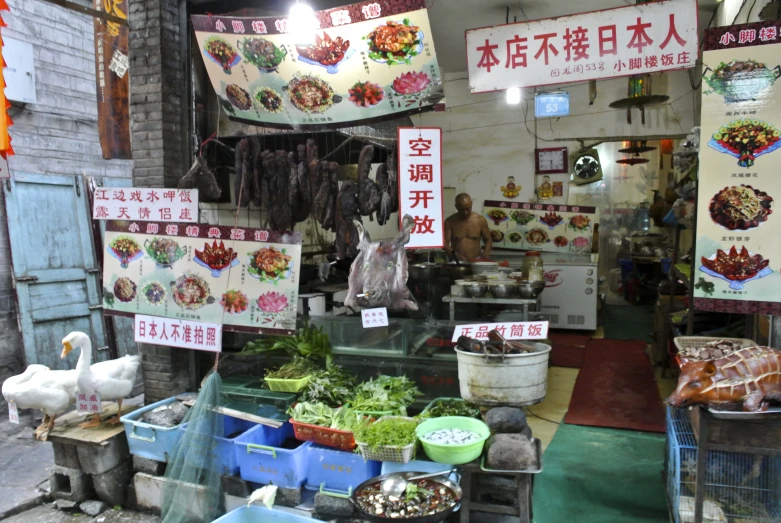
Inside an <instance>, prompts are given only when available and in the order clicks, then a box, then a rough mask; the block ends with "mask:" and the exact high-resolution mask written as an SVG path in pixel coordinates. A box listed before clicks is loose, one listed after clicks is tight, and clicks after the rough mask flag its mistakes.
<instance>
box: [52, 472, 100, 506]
mask: <svg viewBox="0 0 781 523" xmlns="http://www.w3.org/2000/svg"><path fill="white" fill-rule="evenodd" d="M49 485H50V487H51V495H52V497H53V498H54V499H64V500H67V501H75V502H79V501H85V500H87V499H89V498H91V497H92V495H93V494H94V492H95V491H94V490H93V487H92V477H91V476H90V475H89V474H87V473H86V472H84V471H83V470H81V469H75V468H70V467H61V466H59V465H55V466H54V467H52V475H51V477H50V478H49Z"/></svg>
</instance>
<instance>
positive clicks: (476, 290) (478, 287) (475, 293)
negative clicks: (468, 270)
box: [463, 283, 488, 298]
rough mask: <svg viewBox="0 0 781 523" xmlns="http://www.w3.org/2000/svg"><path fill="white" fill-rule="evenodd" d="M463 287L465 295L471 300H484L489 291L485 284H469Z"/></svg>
mask: <svg viewBox="0 0 781 523" xmlns="http://www.w3.org/2000/svg"><path fill="white" fill-rule="evenodd" d="M463 287H464V294H466V295H467V296H468V297H470V298H482V297H483V295H485V292H486V291H487V290H488V285H487V284H485V283H467V284H466V285H463Z"/></svg>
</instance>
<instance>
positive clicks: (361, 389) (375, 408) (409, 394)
mask: <svg viewBox="0 0 781 523" xmlns="http://www.w3.org/2000/svg"><path fill="white" fill-rule="evenodd" d="M416 396H422V393H421V392H420V391H419V390H418V388H417V387H416V386H415V384H414V383H413V382H412V381H410V380H409V379H407V377H406V376H398V377H396V376H380V377H378V378H377V379H376V380H369V381H367V382H364V383H361V384H360V385H358V387H357V388H356V389H355V395H354V396H353V398H352V400H351V401H350V405H351V406H352V408H354V409H355V410H358V411H364V412H366V411H370V412H385V411H391V410H392V411H396V412H400V411H401V412H403V411H404V410H403V409H406V407H408V406H409V405H411V404H412V403H413V402H414V401H415V397H416Z"/></svg>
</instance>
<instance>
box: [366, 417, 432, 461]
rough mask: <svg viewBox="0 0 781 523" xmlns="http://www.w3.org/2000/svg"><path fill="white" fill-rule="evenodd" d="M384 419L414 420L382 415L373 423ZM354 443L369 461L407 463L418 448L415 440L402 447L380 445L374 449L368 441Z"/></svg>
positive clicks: (413, 456)
mask: <svg viewBox="0 0 781 523" xmlns="http://www.w3.org/2000/svg"><path fill="white" fill-rule="evenodd" d="M386 419H404V420H409V421H414V420H413V419H412V418H405V417H403V416H383V417H382V418H380V419H378V420H377V421H375V423H379V422H380V421H382V420H386ZM355 444H356V445H358V448H359V449H360V451H361V455H363V459H366V460H371V461H392V462H394V463H409V462H410V461H412V460H413V459H415V452H416V451H417V448H418V441H417V440H415V441H414V442H412V443H410V444H409V445H406V446H404V447H392V446H390V445H382V446H380V447H377V448H376V449H371V448H370V447H369V444H368V443H361V442H360V441H357V440H356V442H355Z"/></svg>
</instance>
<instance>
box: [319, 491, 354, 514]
mask: <svg viewBox="0 0 781 523" xmlns="http://www.w3.org/2000/svg"><path fill="white" fill-rule="evenodd" d="M354 511H355V507H354V506H353V504H352V503H351V502H350V500H349V499H344V498H335V497H333V496H329V495H328V494H323V493H321V492H318V493H317V494H315V512H317V513H318V514H323V515H326V516H333V517H341V518H349V517H351V516H352V515H353V513H354ZM327 519H330V517H329V518H327Z"/></svg>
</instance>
